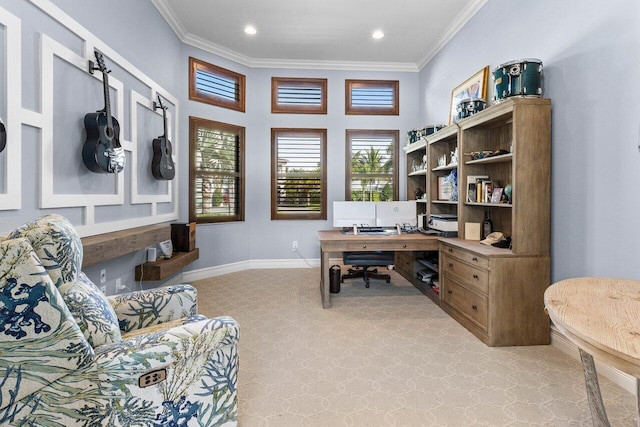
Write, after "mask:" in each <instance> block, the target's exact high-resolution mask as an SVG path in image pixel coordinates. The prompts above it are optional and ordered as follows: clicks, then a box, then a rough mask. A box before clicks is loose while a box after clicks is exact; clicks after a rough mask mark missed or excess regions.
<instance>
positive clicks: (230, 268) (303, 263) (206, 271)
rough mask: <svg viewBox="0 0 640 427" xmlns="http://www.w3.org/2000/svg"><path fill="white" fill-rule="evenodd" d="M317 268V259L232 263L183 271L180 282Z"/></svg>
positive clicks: (318, 261)
mask: <svg viewBox="0 0 640 427" xmlns="http://www.w3.org/2000/svg"><path fill="white" fill-rule="evenodd" d="M319 266H320V260H319V259H312V260H304V259H254V260H248V261H241V262H234V263H231V264H224V265H217V266H214V267H207V268H201V269H199V270H191V271H185V272H184V273H182V280H183V281H184V282H189V281H193V280H201V279H206V278H208V277H215V276H222V275H223V274H229V273H236V272H238V271H244V270H253V269H258V268H312V267H319Z"/></svg>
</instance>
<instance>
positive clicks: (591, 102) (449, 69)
mask: <svg viewBox="0 0 640 427" xmlns="http://www.w3.org/2000/svg"><path fill="white" fill-rule="evenodd" d="M639 18H640V3H639V2H637V1H635V0H613V1H607V2H596V1H589V2H584V1H579V0H565V1H560V2H558V1H554V0H539V1H536V2H527V1H522V0H516V1H513V0H491V1H489V2H487V4H486V5H485V6H484V7H483V8H482V9H481V10H480V11H479V13H478V14H477V15H476V16H474V17H473V19H472V20H471V21H470V22H469V23H468V24H467V25H466V26H465V28H463V29H462V31H460V32H459V33H458V34H457V35H456V36H455V38H454V39H453V40H452V41H451V42H450V43H448V44H447V46H446V47H445V48H444V49H442V50H441V51H440V52H439V54H438V55H437V56H436V57H435V58H434V59H433V60H432V61H431V62H430V63H429V64H427V66H425V67H424V68H423V69H422V70H421V72H420V121H421V122H433V123H437V122H441V121H444V120H445V119H446V117H447V115H446V114H447V111H448V108H449V99H450V96H451V89H452V88H453V87H455V86H456V85H458V84H459V83H461V82H463V81H464V80H465V79H466V78H467V77H469V76H471V75H472V74H473V73H475V72H476V71H478V70H479V69H481V68H482V67H484V66H485V65H490V71H493V70H494V69H495V68H496V67H497V66H499V65H500V64H502V63H505V62H508V61H511V60H517V59H522V58H539V59H541V60H542V62H543V64H544V76H545V97H547V98H551V99H552V131H551V133H552V146H553V148H552V165H553V166H552V169H551V171H550V173H551V179H552V209H551V217H552V237H551V243H552V245H551V251H552V254H551V255H552V280H553V281H557V280H561V279H564V278H567V277H577V276H613V277H627V278H635V279H640V269H639V268H638V262H639V261H640V245H639V244H638V242H639V239H640V226H638V211H639V210H640V192H639V190H638V188H640V167H639V166H640V152H639V151H638V145H639V143H640V135H639V133H640V102H638V99H639V95H640V89H639V88H640V86H638V84H637V80H638V78H639V77H640V71H639V70H640V55H638V53H637V52H639V51H640V26H639V25H638V19H639ZM490 84H491V83H490Z"/></svg>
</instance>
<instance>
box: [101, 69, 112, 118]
mask: <svg viewBox="0 0 640 427" xmlns="http://www.w3.org/2000/svg"><path fill="white" fill-rule="evenodd" d="M102 86H103V91H104V112H105V114H106V115H107V128H108V129H113V119H112V117H111V102H110V100H109V73H108V72H107V71H103V72H102Z"/></svg>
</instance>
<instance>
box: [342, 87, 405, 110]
mask: <svg viewBox="0 0 640 427" xmlns="http://www.w3.org/2000/svg"><path fill="white" fill-rule="evenodd" d="M399 88H400V83H399V82H398V81H397V80H346V81H345V99H346V102H345V113H346V114H371V115H396V116H397V115H399V114H400V99H399V98H400V95H399Z"/></svg>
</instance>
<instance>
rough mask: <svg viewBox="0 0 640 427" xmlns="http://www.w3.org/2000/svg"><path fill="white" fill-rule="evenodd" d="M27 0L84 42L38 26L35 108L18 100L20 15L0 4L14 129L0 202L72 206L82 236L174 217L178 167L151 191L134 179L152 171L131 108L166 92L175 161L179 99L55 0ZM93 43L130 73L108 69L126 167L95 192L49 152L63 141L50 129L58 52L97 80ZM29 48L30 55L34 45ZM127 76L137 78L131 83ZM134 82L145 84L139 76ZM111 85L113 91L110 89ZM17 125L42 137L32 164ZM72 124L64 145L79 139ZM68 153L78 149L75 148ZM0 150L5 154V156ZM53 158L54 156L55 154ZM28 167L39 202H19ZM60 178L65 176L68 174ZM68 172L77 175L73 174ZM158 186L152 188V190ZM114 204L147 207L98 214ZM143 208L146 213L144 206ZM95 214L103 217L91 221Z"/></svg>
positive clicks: (1, 205) (11, 206)
mask: <svg viewBox="0 0 640 427" xmlns="http://www.w3.org/2000/svg"><path fill="white" fill-rule="evenodd" d="M28 2H29V3H31V4H32V5H33V6H35V7H36V8H37V9H39V10H40V11H42V12H43V13H44V14H46V15H48V16H49V17H50V18H51V19H53V20H54V21H56V22H58V23H59V24H61V25H62V26H63V27H64V28H66V29H67V30H68V31H70V32H71V33H73V34H74V35H75V36H77V37H78V38H79V39H80V41H81V43H82V45H81V47H80V49H78V47H77V45H76V47H75V48H74V50H75V51H74V50H72V49H71V48H69V47H67V46H65V45H64V44H63V43H61V42H60V41H59V40H58V39H57V38H56V34H51V33H53V31H49V32H50V33H46V30H44V31H42V30H38V29H36V30H35V31H36V37H37V40H39V52H38V51H36V52H35V55H36V56H39V57H38V60H39V61H37V62H39V63H40V70H39V74H38V75H37V77H36V82H34V84H35V85H36V86H38V85H39V86H40V87H39V88H38V89H37V90H39V92H37V93H36V96H37V97H38V99H39V101H40V102H39V105H40V107H39V108H40V109H41V110H42V111H32V110H31V109H27V108H23V107H22V92H21V90H22V80H23V79H24V78H27V77H28V76H29V74H25V73H26V70H22V68H21V64H22V62H23V60H22V56H23V55H25V54H27V52H28V51H27V50H23V45H22V24H21V19H20V18H18V17H16V16H15V15H12V14H11V13H9V12H8V11H6V10H5V9H3V8H0V27H3V28H4V32H5V38H6V40H5V46H4V49H5V54H6V56H7V58H8V60H7V64H6V67H5V68H6V69H5V70H0V71H2V75H3V76H6V77H4V78H6V82H4V83H5V86H6V88H7V108H6V110H7V111H6V113H5V114H6V117H3V119H4V121H5V125H6V127H7V131H8V135H9V134H10V135H11V139H10V141H9V142H10V143H9V144H7V149H6V150H5V151H4V152H3V153H1V154H0V166H2V169H5V167H4V165H6V171H5V170H0V173H4V174H5V177H4V178H3V177H0V183H3V184H4V185H1V186H0V191H1V192H0V210H19V209H29V210H31V209H35V210H40V212H41V213H42V214H46V213H48V212H51V211H49V209H58V210H63V211H65V212H70V215H71V216H73V217H75V218H81V219H80V220H78V219H76V221H74V222H76V223H75V224H74V226H75V227H76V229H77V230H78V233H79V234H80V235H81V236H90V235H96V234H102V233H106V232H113V231H118V230H123V229H128V228H133V227H139V226H144V225H151V224H157V223H162V222H169V221H174V220H176V219H178V189H179V186H178V175H177V174H176V177H175V178H174V179H173V180H172V181H166V183H167V184H166V185H158V186H151V187H150V188H152V190H150V192H152V193H153V194H141V191H140V190H139V188H138V187H139V184H140V183H141V182H144V181H142V180H145V179H146V180H147V181H148V180H151V179H153V178H152V175H151V165H149V167H148V168H143V167H141V165H138V164H137V162H136V160H137V159H138V158H140V155H141V153H142V152H143V150H152V139H151V140H149V141H146V140H144V141H143V140H139V137H138V133H139V126H141V124H140V123H139V122H138V117H137V114H138V113H137V111H136V110H137V109H138V108H139V107H140V106H142V107H144V108H147V109H149V110H151V111H152V112H153V111H154V109H153V100H155V99H156V98H157V96H158V95H159V96H161V97H162V98H163V100H166V102H167V104H169V106H170V107H171V110H172V111H171V112H168V114H167V120H168V126H167V132H168V134H169V135H173V137H171V138H170V141H171V143H172V146H173V148H174V150H173V156H174V161H175V162H176V163H177V158H176V153H177V150H176V146H179V144H180V141H178V135H179V129H178V123H177V118H178V117H179V103H178V99H177V98H176V97H175V96H173V95H172V94H171V93H169V92H168V91H167V90H165V89H164V88H163V87H162V86H160V85H159V84H158V83H156V82H155V81H154V80H153V79H152V78H151V77H149V76H148V75H146V74H145V73H143V72H142V71H140V70H139V69H138V68H137V67H135V66H134V65H133V64H131V62H129V61H128V60H127V59H125V58H124V57H123V56H122V55H121V54H119V53H118V52H116V51H115V50H114V49H112V48H111V47H109V46H108V45H107V44H106V43H105V42H104V41H102V40H101V39H99V38H98V37H97V36H96V35H94V34H93V33H92V32H91V31H89V30H88V29H87V28H85V27H84V26H83V25H81V24H80V23H79V22H77V21H76V20H74V19H73V18H72V17H71V16H69V15H67V14H66V13H65V12H63V11H62V10H61V9H60V8H58V7H57V6H55V5H54V4H53V3H52V2H51V1H50V0H28ZM94 50H99V51H100V52H102V53H103V54H104V56H105V57H106V58H108V63H109V64H110V65H114V66H117V67H119V69H120V70H124V71H125V72H126V74H127V75H126V76H122V80H119V79H118V78H117V77H116V76H113V75H112V74H110V75H109V86H110V87H111V90H112V92H111V93H112V96H111V104H112V111H113V115H114V117H117V118H118V120H119V122H120V127H121V132H120V143H121V145H122V147H123V148H124V150H125V152H126V154H127V165H126V166H125V170H124V171H123V172H121V173H119V174H114V175H113V176H109V177H105V176H101V177H100V179H101V180H102V184H101V185H102V186H103V188H104V191H102V189H101V192H99V193H93V192H91V193H89V194H87V193H85V192H83V190H81V189H80V190H79V189H78V184H77V181H76V180H73V179H72V177H71V175H70V173H69V171H66V172H67V174H66V175H64V174H63V175H60V174H59V173H58V174H57V173H56V170H55V168H56V166H55V165H54V153H58V154H57V155H58V156H59V152H57V151H56V149H59V147H56V142H57V143H58V144H60V145H62V144H61V142H60V141H55V138H56V136H55V135H58V133H59V132H60V129H57V131H58V133H56V132H55V131H56V126H57V125H58V123H55V122H54V109H55V108H56V107H58V105H57V104H56V100H55V99H54V96H55V93H54V92H55V90H54V89H56V87H54V84H55V83H54V82H56V81H57V80H56V77H60V76H55V75H54V73H55V72H60V68H59V63H60V62H59V60H61V61H62V63H64V64H65V67H66V66H67V65H69V66H70V67H72V68H71V69H75V68H77V69H78V70H80V71H82V72H83V73H85V75H86V77H87V78H89V79H90V78H95V79H97V80H98V81H100V82H101V83H102V73H100V72H94V73H92V74H91V73H89V66H88V63H89V61H93V60H94ZM28 54H29V55H31V53H28ZM27 59H31V58H27ZM57 60H58V61H57ZM27 62H29V61H27ZM108 68H109V67H108ZM75 72H76V71H74V73H75ZM127 82H128V83H127ZM132 82H135V84H133V83H132ZM138 82H139V83H141V84H142V85H140V84H138ZM131 84H133V85H134V86H136V88H137V89H136V90H137V91H136V90H133V88H130V87H128V85H131ZM140 88H142V89H140ZM114 91H115V96H113V93H114ZM140 92H142V93H140ZM127 96H129V100H127ZM125 100H126V101H127V102H125ZM55 113H56V114H57V115H58V116H57V117H60V110H55ZM155 113H156V114H157V113H158V112H157V111H155ZM161 113H162V112H161V111H160V116H162V114H161ZM73 114H77V113H73ZM78 120H81V118H80V117H79V118H78ZM22 126H30V127H33V128H37V129H39V130H40V140H39V144H38V145H37V147H36V149H37V150H38V157H39V160H38V161H33V160H32V161H30V163H29V164H26V163H25V162H26V161H27V159H22V156H21V152H22V141H21V140H22V138H21V133H22V132H21V131H22V129H21V128H22ZM74 126H75V125H74ZM125 129H128V130H129V132H128V135H125ZM73 131H74V135H70V136H69V137H70V138H71V139H72V142H70V143H69V142H68V141H67V145H65V146H64V147H65V148H64V149H65V150H69V149H71V148H69V147H75V146H76V144H75V142H74V141H75V140H76V139H77V146H78V147H79V146H81V144H82V134H81V133H80V132H79V133H78V134H77V135H76V134H75V127H74V129H73ZM142 133H144V132H142ZM125 136H127V137H128V139H127V138H125ZM140 139H141V138H140ZM71 154H73V155H74V156H77V153H70V155H71ZM2 157H5V158H4V159H3V158H2ZM56 158H57V159H59V157H56ZM75 158H77V157H75ZM58 162H59V160H58ZM34 166H35V168H34ZM27 167H30V168H32V169H34V178H35V180H36V185H37V187H38V191H39V197H38V202H37V203H38V205H37V206H24V201H23V199H24V198H23V197H22V191H23V190H22V188H23V187H24V185H23V183H22V182H21V176H22V175H24V173H23V172H22V171H23V170H24V168H27ZM101 175H102V174H101ZM65 179H66V180H68V181H69V182H67V181H65ZM109 179H112V180H113V186H112V187H111V184H109V181H108V180H109ZM3 180H4V181H3ZM72 180H73V181H74V182H71V181H72ZM81 188H82V187H81ZM156 191H157V194H156V193H155V192H156ZM25 200H29V199H25ZM159 204H169V205H166V206H163V208H162V209H161V211H162V212H166V213H163V214H161V215H158V214H157V212H158V210H159V209H158V205H159ZM119 205H120V206H123V207H126V206H132V205H148V206H149V208H148V209H142V210H141V209H129V210H128V211H131V212H136V213H135V214H132V215H133V217H131V218H122V216H124V215H126V214H122V215H121V216H120V217H118V218H115V219H114V220H107V222H105V221H104V220H98V218H102V217H104V215H98V212H97V209H98V208H102V207H105V206H107V207H108V206H119ZM76 211H77V212H76ZM140 212H144V213H142V214H141V213H140ZM27 219H28V218H27ZM97 220H98V221H102V222H96V221H97ZM0 231H2V230H0Z"/></svg>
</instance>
